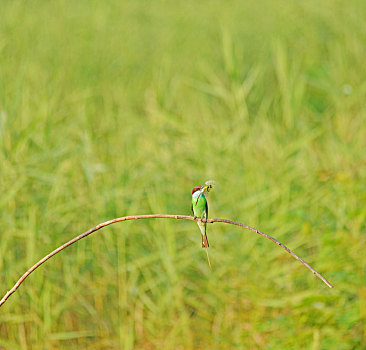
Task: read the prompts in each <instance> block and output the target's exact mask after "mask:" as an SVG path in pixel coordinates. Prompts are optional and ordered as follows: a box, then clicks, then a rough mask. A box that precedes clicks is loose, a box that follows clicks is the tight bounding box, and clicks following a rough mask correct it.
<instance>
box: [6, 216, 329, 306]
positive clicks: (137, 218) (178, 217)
mask: <svg viewBox="0 0 366 350" xmlns="http://www.w3.org/2000/svg"><path fill="white" fill-rule="evenodd" d="M139 219H181V220H191V221H201V220H202V219H200V218H195V217H193V216H186V215H165V214H152V215H136V216H124V217H121V218H116V219H113V220H109V221H106V222H103V223H101V224H99V225H97V226H95V227H93V228H91V229H90V230H88V231H86V232H84V233H82V234H81V235H79V236H77V237H75V238H73V239H72V240H70V241H68V242H66V243H65V244H63V245H61V246H60V247H58V248H57V249H55V250H54V251H52V252H51V253H49V254H48V255H46V256H45V257H44V258H42V259H41V260H39V261H38V262H37V263H36V264H34V265H33V266H32V267H31V268H30V269H29V270H28V271H27V272H25V273H24V275H23V276H22V277H20V278H19V280H18V281H17V283H15V285H14V286H13V288H11V289H10V290H9V291H8V292H7V293H6V294H5V295H4V297H3V298H2V299H1V301H0V307H1V306H2V305H3V304H4V303H5V302H6V300H7V299H8V298H9V297H10V296H11V295H12V294H13V293H14V292H15V291H16V290H17V289H18V288H19V286H20V285H21V284H22V283H23V282H24V280H25V279H26V278H27V277H28V276H29V275H30V274H31V273H32V272H33V271H34V270H35V269H37V268H38V267H40V266H41V265H42V264H43V263H44V262H46V261H47V260H48V259H50V258H52V257H53V256H54V255H56V254H57V253H59V252H60V251H61V250H64V249H65V248H67V247H68V246H70V245H72V244H74V243H75V242H77V241H79V240H80V239H82V238H84V237H87V236H89V235H90V234H91V233H93V232H95V231H98V230H100V229H101V228H103V227H105V226H108V225H112V224H114V223H116V222H120V221H127V220H139ZM207 222H208V223H214V222H223V223H226V224H231V225H236V226H240V227H243V228H246V229H248V230H250V231H253V232H255V233H258V234H260V235H261V236H264V237H266V238H268V239H270V240H271V241H272V242H274V243H276V244H277V245H279V246H280V247H282V248H283V249H285V250H286V251H287V252H288V253H290V254H291V255H292V256H293V257H294V258H295V259H297V260H299V261H300V262H301V263H302V264H304V265H305V266H306V267H307V268H308V269H309V270H310V271H311V272H312V273H313V274H314V275H316V276H317V277H319V278H320V279H321V280H322V281H323V282H324V283H325V284H326V285H327V286H328V287H329V288H333V286H332V285H331V284H330V283H329V282H328V281H327V280H326V279H325V278H324V277H323V276H322V275H321V274H320V273H318V272H317V271H315V270H314V269H313V268H312V267H311V266H310V265H309V264H308V263H306V262H305V261H304V260H302V259H301V258H300V257H298V256H297V255H296V254H295V253H294V252H293V251H292V250H290V249H289V248H287V247H286V246H285V245H283V244H282V243H281V242H279V241H277V240H276V239H274V238H273V237H271V236H269V235H267V234H266V233H264V232H261V231H259V230H257V229H255V228H253V227H250V226H247V225H244V224H241V223H240V222H235V221H231V220H226V219H208V220H207Z"/></svg>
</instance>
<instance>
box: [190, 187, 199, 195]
mask: <svg viewBox="0 0 366 350" xmlns="http://www.w3.org/2000/svg"><path fill="white" fill-rule="evenodd" d="M199 190H201V186H194V187H193V189H192V194H193V193H195V192H196V191H199Z"/></svg>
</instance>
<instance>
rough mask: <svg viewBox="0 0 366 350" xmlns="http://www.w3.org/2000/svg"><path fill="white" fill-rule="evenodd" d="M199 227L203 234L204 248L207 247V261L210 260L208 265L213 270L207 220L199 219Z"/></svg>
mask: <svg viewBox="0 0 366 350" xmlns="http://www.w3.org/2000/svg"><path fill="white" fill-rule="evenodd" d="M197 224H198V227H199V228H200V230H201V234H202V248H206V255H207V261H208V266H210V269H211V270H212V267H211V262H210V257H209V256H208V247H209V246H210V245H209V244H208V240H207V235H206V225H207V223H206V222H201V221H197Z"/></svg>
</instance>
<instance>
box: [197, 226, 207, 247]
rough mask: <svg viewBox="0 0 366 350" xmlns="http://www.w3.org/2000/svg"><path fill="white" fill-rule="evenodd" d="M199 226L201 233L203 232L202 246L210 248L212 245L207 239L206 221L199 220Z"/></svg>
mask: <svg viewBox="0 0 366 350" xmlns="http://www.w3.org/2000/svg"><path fill="white" fill-rule="evenodd" d="M197 224H198V227H199V228H200V230H201V234H202V248H208V247H209V246H210V245H209V244H208V239H207V235H206V225H207V224H206V223H205V222H201V221H197Z"/></svg>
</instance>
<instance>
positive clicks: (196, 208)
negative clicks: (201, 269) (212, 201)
mask: <svg viewBox="0 0 366 350" xmlns="http://www.w3.org/2000/svg"><path fill="white" fill-rule="evenodd" d="M210 188H212V185H211V184H207V183H206V185H204V186H195V187H193V189H192V207H191V209H192V212H193V215H194V217H195V218H200V219H204V221H205V222H203V221H201V220H200V221H197V224H198V227H199V228H200V231H201V234H202V248H206V254H207V260H208V265H209V266H210V268H211V263H210V258H209V256H208V247H209V246H210V245H209V243H208V239H207V234H206V226H207V222H206V220H207V218H208V205H207V199H206V197H205V194H204V192H205V191H206V190H209V189H210Z"/></svg>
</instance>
